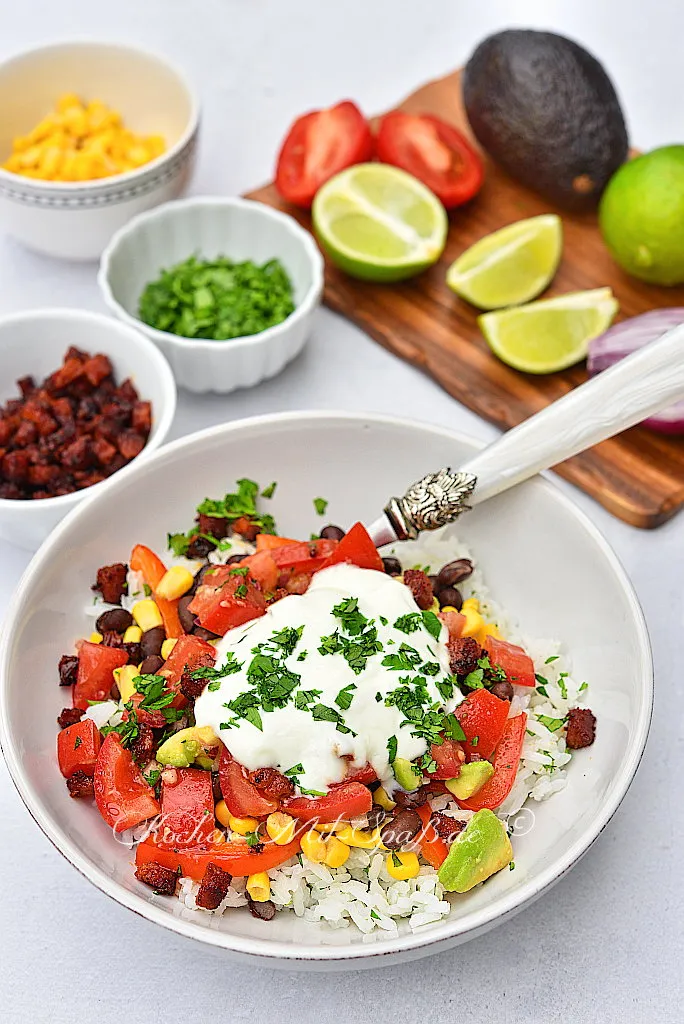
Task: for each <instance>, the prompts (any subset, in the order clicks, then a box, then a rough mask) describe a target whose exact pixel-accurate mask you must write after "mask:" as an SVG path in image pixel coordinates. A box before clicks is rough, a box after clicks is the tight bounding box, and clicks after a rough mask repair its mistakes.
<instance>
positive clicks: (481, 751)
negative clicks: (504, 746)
mask: <svg viewBox="0 0 684 1024" xmlns="http://www.w3.org/2000/svg"><path fill="white" fill-rule="evenodd" d="M510 706H511V705H510V704H509V703H508V701H507V700H499V698H498V697H495V696H494V695H493V694H491V693H490V692H489V690H473V692H472V693H469V694H468V696H467V697H466V699H465V700H464V701H463V703H462V704H459V705H458V707H457V708H456V710H455V711H454V714H455V716H456V718H457V719H458V721H459V722H460V725H461V728H462V729H463V732H464V733H465V736H466V738H465V742H464V743H463V747H464V749H465V752H466V756H467V757H468V759H470V757H471V756H472V755H473V754H478V755H479V756H480V757H484V758H488V757H491V755H492V754H493V753H494V748H495V747H496V745H497V743H498V742H499V740H500V739H501V737H502V736H503V731H504V727H505V725H506V719H507V718H508V712H509V709H510Z"/></svg>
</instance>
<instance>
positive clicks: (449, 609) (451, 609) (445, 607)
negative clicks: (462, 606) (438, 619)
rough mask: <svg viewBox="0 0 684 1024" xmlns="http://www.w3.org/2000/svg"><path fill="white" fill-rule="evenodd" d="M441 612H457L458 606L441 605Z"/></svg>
mask: <svg viewBox="0 0 684 1024" xmlns="http://www.w3.org/2000/svg"><path fill="white" fill-rule="evenodd" d="M442 611H443V612H456V614H458V608H454V606H453V604H445V605H443V607H442Z"/></svg>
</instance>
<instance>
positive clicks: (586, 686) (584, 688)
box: [577, 683, 589, 693]
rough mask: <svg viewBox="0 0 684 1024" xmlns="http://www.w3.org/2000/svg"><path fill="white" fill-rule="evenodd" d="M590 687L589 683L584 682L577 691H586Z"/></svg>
mask: <svg viewBox="0 0 684 1024" xmlns="http://www.w3.org/2000/svg"><path fill="white" fill-rule="evenodd" d="M588 689H589V683H582V685H581V686H580V688H579V690H578V691H577V692H578V693H584V691H585V690H588Z"/></svg>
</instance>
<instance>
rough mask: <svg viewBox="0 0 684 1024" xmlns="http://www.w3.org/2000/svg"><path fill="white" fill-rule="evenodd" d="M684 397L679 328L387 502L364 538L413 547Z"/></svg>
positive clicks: (683, 338) (683, 340) (683, 328)
mask: <svg viewBox="0 0 684 1024" xmlns="http://www.w3.org/2000/svg"><path fill="white" fill-rule="evenodd" d="M683 397H684V324H683V325H680V326H678V327H675V328H673V329H672V330H670V331H668V332H667V333H666V334H664V335H663V336H662V338H659V339H658V340H657V341H655V342H652V343H651V344H649V345H647V346H645V347H644V348H642V349H640V350H639V351H638V352H634V353H633V354H632V355H630V356H627V358H626V359H623V360H621V361H620V362H619V363H616V364H615V365H614V366H612V367H611V368H610V369H609V370H605V371H604V372H603V373H601V374H599V375H598V376H597V377H593V378H592V379H591V380H588V381H586V383H584V384H581V385H580V386H579V387H577V388H575V389H574V390H573V391H570V392H568V394H567V395H564V396H563V397H562V398H560V399H558V401H556V402H553V403H552V404H551V405H548V406H547V407H546V408H545V409H542V411H541V412H538V413H536V414H535V415H534V416H530V418H529V419H527V420H524V421H523V422H522V423H520V424H519V425H518V426H517V427H513V429H512V430H509V431H507V432H506V433H505V434H503V435H502V436H501V437H500V438H498V439H497V440H496V441H494V442H493V443H492V444H490V445H489V446H488V447H487V448H484V449H483V450H482V451H480V452H478V453H477V454H476V455H474V456H473V457H472V458H471V459H468V461H467V462H466V463H465V464H464V465H462V466H461V467H460V468H459V469H458V470H455V471H454V470H451V469H449V468H444V469H440V470H438V471H437V472H435V473H429V474H428V475H427V476H424V477H423V478H422V479H421V480H417V481H416V483H414V484H412V485H411V487H409V489H408V490H407V492H406V494H405V495H404V496H403V497H402V498H390V500H389V502H388V504H387V505H386V507H385V509H384V511H383V514H382V515H381V516H380V517H379V518H378V519H376V520H375V522H374V523H372V524H371V525H370V526H369V527H368V532H369V533H370V535H371V537H372V538H373V541H374V543H375V546H376V547H381V546H382V545H383V544H391V543H393V542H394V541H397V540H415V539H416V537H417V536H418V534H419V533H421V532H422V531H423V530H436V529H438V528H439V527H440V526H446V524H447V523H451V522H453V521H454V520H455V519H457V518H458V517H459V516H460V515H461V513H463V512H465V511H467V510H468V509H470V508H471V507H472V506H473V505H479V504H480V503H481V502H483V501H487V499H488V498H493V497H494V496H495V495H496V494H501V493H502V492H503V491H507V490H508V489H509V488H510V487H515V486H516V485H517V484H520V483H522V482H523V481H524V480H527V479H528V478H529V477H531V476H534V475H535V474H536V473H539V472H541V470H543V469H551V467H553V466H557V465H558V464H559V463H560V462H564V461H565V459H569V458H571V457H572V456H573V455H577V454H578V453H579V452H583V451H586V449H587V448H591V447H592V446H593V445H595V444H598V443H599V441H605V440H606V438H608V437H613V436H614V435H615V434H619V433H620V431H622V430H626V429H627V428H628V427H633V426H634V425H635V424H636V423H640V422H641V421H642V420H644V419H646V418H647V417H648V416H652V415H653V414H654V413H656V412H660V411H661V410H662V409H665V408H666V407H667V406H668V405H671V404H672V403H673V402H675V401H677V400H678V399H681V398H683Z"/></svg>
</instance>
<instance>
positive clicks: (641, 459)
mask: <svg viewBox="0 0 684 1024" xmlns="http://www.w3.org/2000/svg"><path fill="white" fill-rule="evenodd" d="M400 109H402V110H407V111H410V112H413V113H432V114H437V115H439V116H440V117H441V118H443V119H444V120H445V121H449V122H451V123H452V124H454V125H456V126H457V127H459V128H461V129H462V130H465V131H468V128H467V120H466V116H465V113H464V110H463V106H462V103H461V88H460V71H456V72H454V73H453V74H451V75H448V76H447V77H446V78H442V79H440V80H438V81H435V82H430V83H428V84H427V85H425V86H423V88H421V89H419V90H418V91H417V92H415V93H414V94H413V95H412V96H409V97H408V99H406V100H405V101H404V102H403V103H402V104H400ZM468 134H470V133H469V131H468ZM249 195H250V198H252V199H258V200H260V201H261V202H263V203H268V204H269V205H271V206H275V207H277V208H278V209H281V210H285V211H286V212H288V213H291V214H293V215H294V216H295V217H296V218H297V219H298V220H299V221H300V223H302V224H303V225H305V226H306V227H307V228H310V227H311V220H310V217H309V215H308V213H306V212H304V211H302V210H298V209H296V208H295V207H292V206H290V205H289V204H288V203H286V202H284V201H283V200H282V199H281V198H280V197H279V195H278V193H277V192H276V190H275V188H274V187H273V185H267V186H265V187H263V188H260V189H257V190H256V191H255V192H251V193H250V194H249ZM548 212H557V213H560V214H561V215H562V217H563V226H564V232H565V245H564V250H563V261H562V263H561V266H560V269H559V271H558V273H557V275H556V277H555V279H554V281H553V283H552V285H551V287H550V288H549V289H548V292H547V293H546V294H547V295H548V296H552V295H559V294H561V293H563V292H568V291H577V290H579V289H584V288H597V287H601V286H603V285H610V287H611V288H612V289H613V291H614V293H615V296H616V298H617V299H618V301H619V303H620V314H619V318H624V317H629V316H634V315H635V314H636V313H642V312H644V311H645V310H648V309H652V308H654V307H656V306H684V287H680V288H656V287H654V286H651V285H646V284H642V283H640V282H638V281H635V280H633V279H631V278H629V277H628V276H627V275H626V274H624V273H623V272H622V271H621V270H620V269H619V268H618V267H617V266H616V265H615V264H614V262H613V261H612V259H611V257H610V256H609V254H608V251H607V250H606V248H605V246H604V245H603V242H602V241H601V236H600V234H599V231H598V228H597V225H596V217H595V215H593V214H591V215H582V216H571V215H568V214H566V213H564V212H563V211H561V210H555V208H554V207H553V206H552V205H551V204H549V203H547V202H546V201H545V200H543V199H541V198H539V197H538V196H536V195H535V194H534V193H533V192H531V191H529V190H528V189H526V188H524V187H523V186H521V185H519V184H517V182H515V181H513V180H512V179H511V178H509V177H508V176H507V175H506V174H505V173H504V172H503V171H502V170H500V169H499V168H498V167H497V166H496V165H495V164H493V163H492V162H491V161H490V160H487V161H486V182H485V185H484V187H483V189H482V191H481V192H480V194H479V195H478V196H477V198H476V199H475V200H474V201H473V202H472V203H470V204H468V205H467V206H466V207H464V208H461V209H460V210H454V211H453V212H452V213H451V215H450V221H451V229H450V232H449V241H448V243H447V247H446V250H445V252H444V254H443V256H442V258H441V260H440V261H439V263H437V264H436V265H435V266H434V267H432V268H431V269H430V270H429V271H427V272H426V273H424V274H422V275H420V276H419V277H417V278H414V279H413V280H412V281H407V282H402V283H400V284H395V285H386V284H385V285H377V284H369V283H366V282H362V281H356V280H354V279H353V278H350V277H347V276H346V275H345V274H343V273H342V272H341V271H339V270H337V269H336V268H335V267H333V266H332V265H330V264H328V265H327V267H326V287H325V302H326V304H327V305H328V306H330V307H331V308H332V309H334V310H336V311H337V312H339V313H342V314H343V315H344V316H346V317H348V318H349V319H350V320H352V321H353V322H354V323H356V324H358V326H359V327H361V328H362V329H363V330H365V331H366V332H367V333H368V334H370V336H371V337H372V338H374V339H375V340H376V341H379V342H380V344H381V345H384V346H385V347H386V348H388V349H389V350H390V351H391V352H394V353H395V355H398V356H400V357H401V358H403V359H406V360H408V361H409V362H411V363H413V364H414V365H415V366H417V367H419V368H420V369H422V370H424V371H426V372H427V373H429V374H430V375H431V376H432V377H434V379H435V380H436V381H438V382H439V383H440V384H441V385H442V387H444V388H445V389H446V390H447V391H448V392H449V394H451V395H453V396H454V398H456V399H458V401H459V402H462V403H463V405H466V406H467V407H468V408H469V409H472V410H473V411H474V412H476V413H479V415H480V416H483V417H484V418H485V419H487V420H489V421H490V422H491V423H494V424H496V426H498V427H500V428H501V429H502V430H507V429H508V428H510V427H513V426H515V425H516V424H517V423H520V422H521V420H524V419H526V418H527V417H528V416H531V415H532V414H533V413H535V412H537V410H539V409H541V408H543V407H544V406H546V405H548V404H549V402H553V401H554V400H555V399H557V398H559V397H560V396H561V395H563V394H565V393H566V392H567V391H568V390H569V389H570V388H573V387H575V386H576V385H577V384H579V383H581V382H582V381H583V380H585V379H586V372H585V370H584V368H583V367H575V368H573V369H571V370H567V371H565V372H563V373H556V374H553V375H551V376H547V377H536V376H534V375H531V374H522V373H518V372H517V371H515V370H512V369H510V368H509V367H507V366H505V365H504V364H503V363H501V362H499V360H498V359H497V358H496V357H495V356H494V355H492V353H491V352H490V351H489V348H488V346H487V344H486V342H485V340H484V338H483V337H482V335H481V334H480V331H479V329H478V327H477V323H476V317H477V311H476V310H474V309H473V308H472V307H471V306H470V305H469V304H468V303H466V302H464V301H463V300H461V299H459V298H458V297H457V296H456V295H454V294H453V293H452V292H451V291H450V290H449V289H448V288H447V286H446V283H445V275H446V270H447V267H448V266H449V265H450V264H451V263H452V261H453V260H454V259H456V257H457V256H459V255H460V254H461V253H462V252H463V251H464V249H466V248H467V247H468V246H470V245H471V244H472V243H473V242H475V241H477V240H478V239H479V238H482V236H483V235H486V234H488V233H489V232H490V231H495V230H496V229H497V228H500V227H503V226H504V225H505V224H510V223H511V222H512V221H515V220H520V219H521V218H523V217H533V216H535V215H537V214H540V213H548ZM402 411H406V412H408V413H409V414H410V401H409V400H408V398H407V399H406V401H405V404H404V408H403V409H402ZM558 472H559V473H560V474H561V475H562V476H563V477H565V478H566V479H567V480H570V481H572V483H574V484H576V485H577V486H578V487H581V488H582V490H584V491H586V492H587V494H590V495H591V496H592V497H594V498H596V500H597V501H600V502H601V504H602V505H604V506H605V508H607V509H608V510H609V511H610V512H612V513H613V514H614V515H616V516H619V517H620V518H621V519H624V520H625V521H626V522H628V523H631V524H632V525H633V526H640V527H648V528H652V527H655V526H658V525H660V524H661V523H664V522H665V521H666V520H667V519H669V518H670V517H671V516H672V515H674V513H675V512H677V511H678V510H679V509H680V508H681V507H682V505H683V504H684V438H668V437H665V436H663V435H659V434H655V433H653V432H651V431H648V430H643V429H641V428H633V429H632V430H628V431H625V433H623V434H621V435H620V436H618V437H616V438H612V439H611V440H609V441H604V442H603V443H602V444H600V445H597V446H596V447H595V448H594V449H592V450H591V451H589V452H586V453H584V454H583V455H578V456H576V457H575V458H573V459H570V460H568V461H567V462H565V463H563V464H562V465H561V466H559V467H558Z"/></svg>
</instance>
